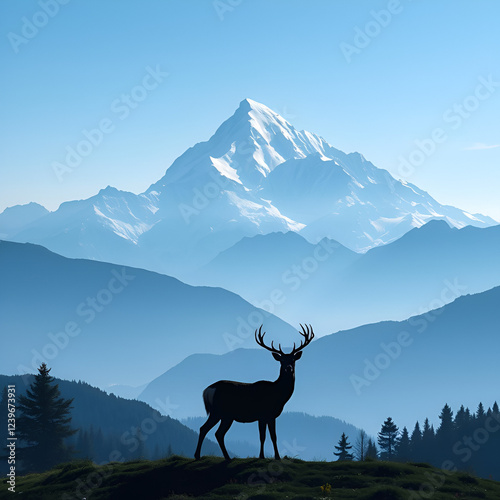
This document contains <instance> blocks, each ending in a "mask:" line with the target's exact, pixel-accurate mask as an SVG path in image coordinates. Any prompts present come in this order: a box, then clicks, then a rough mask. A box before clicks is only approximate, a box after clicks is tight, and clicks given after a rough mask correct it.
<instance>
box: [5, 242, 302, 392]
mask: <svg viewBox="0 0 500 500" xmlns="http://www.w3.org/2000/svg"><path fill="white" fill-rule="evenodd" d="M261 322H265V323H266V324H268V325H269V327H270V328H272V330H273V332H275V331H278V332H281V334H282V335H283V336H284V338H287V337H290V336H292V335H293V330H292V328H291V327H290V326H289V325H287V324H286V323H284V322H283V321H282V320H280V319H278V318H276V317H275V316H273V315H270V314H268V313H266V312H264V311H261V310H258V309H256V308H255V307H253V306H252V305H250V304H249V303H248V302H245V301H244V300H243V299H241V298H240V297H239V296H237V295H235V294H233V293H230V292H227V291H226V290H223V289H220V288H209V287H192V286H189V285H186V284H184V283H182V282H180V281H178V280H177V279H175V278H171V277H168V276H164V275H160V274H157V273H153V272H149V271H144V270H141V269H135V268H129V267H123V266H119V265H115V264H108V263H103V262H95V261H88V260H83V259H68V258H64V257H61V256H59V255H57V254H54V253H52V252H50V251H49V250H47V249H45V248H43V247H40V246H37V245H31V244H19V243H11V242H5V241H2V242H0V332H1V336H2V338H3V339H8V342H9V348H8V349H2V350H1V352H0V366H1V367H2V371H4V372H7V373H13V374H14V373H19V369H21V370H23V371H22V372H24V370H29V371H31V372H32V373H33V372H34V371H35V368H37V367H38V366H39V364H40V363H41V362H42V361H46V362H47V363H48V364H49V366H52V367H54V372H56V373H58V374H60V375H61V376H64V377H66V378H73V379H85V380H86V381H88V382H89V383H92V384H94V385H98V386H100V387H103V388H104V387H108V386H110V385H113V384H123V385H132V386H137V385H140V384H142V383H145V382H148V381H150V380H152V379H153V378H154V377H155V376H157V375H158V374H160V373H163V372H164V371H165V370H166V369H168V368H169V367H171V366H173V365H175V364H176V363H178V362H180V361H181V360H182V359H184V358H185V357H186V356H188V355H190V354H191V353H192V352H193V351H197V350H200V351H204V352H214V353H223V352H227V351H228V350H229V349H230V348H233V347H234V346H235V345H237V346H240V345H242V346H244V345H251V343H253V342H254V341H253V337H252V335H253V330H254V328H255V326H256V325H257V324H260V323H261Z"/></svg>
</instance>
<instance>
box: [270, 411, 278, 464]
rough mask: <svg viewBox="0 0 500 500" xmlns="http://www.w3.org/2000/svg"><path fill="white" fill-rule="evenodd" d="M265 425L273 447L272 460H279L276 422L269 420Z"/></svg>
mask: <svg viewBox="0 0 500 500" xmlns="http://www.w3.org/2000/svg"><path fill="white" fill-rule="evenodd" d="M267 425H268V426H269V434H271V441H272V442H273V446H274V458H275V459H276V460H280V454H279V452H278V445H277V443H276V420H275V419H273V420H270V421H269V422H268V423H267Z"/></svg>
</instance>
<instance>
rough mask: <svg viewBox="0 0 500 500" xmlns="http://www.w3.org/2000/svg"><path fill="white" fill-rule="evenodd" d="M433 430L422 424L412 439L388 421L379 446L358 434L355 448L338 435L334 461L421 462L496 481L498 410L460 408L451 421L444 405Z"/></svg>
mask: <svg viewBox="0 0 500 500" xmlns="http://www.w3.org/2000/svg"><path fill="white" fill-rule="evenodd" d="M439 420H440V422H439V426H438V427H437V429H435V428H434V425H433V424H431V423H430V422H429V419H428V418H426V419H425V420H424V423H423V425H422V426H421V425H420V423H419V422H418V421H417V422H416V423H415V426H414V427H413V430H412V431H411V433H410V432H409V431H408V428H407V427H403V429H402V430H400V429H399V427H398V426H397V425H396V423H395V422H394V421H393V420H392V418H391V417H388V418H387V419H386V420H385V421H384V423H383V424H382V426H381V429H380V432H379V433H378V435H377V445H378V447H377V446H376V445H375V442H374V440H373V439H371V438H368V437H367V435H366V433H365V432H364V431H360V434H359V436H358V437H357V439H356V442H355V445H354V446H353V445H351V444H350V443H349V439H348V436H346V435H345V434H342V436H341V438H340V440H339V442H338V445H337V446H335V450H336V451H334V452H333V454H334V455H335V456H336V457H337V460H366V459H368V458H371V459H381V460H389V461H398V462H425V463H429V464H431V465H434V466H436V467H441V468H446V469H449V470H455V469H456V470H462V471H467V472H473V473H476V474H478V475H480V476H482V477H491V478H495V479H500V467H499V466H498V460H497V457H498V453H499V451H500V409H499V407H498V404H497V403H496V402H495V403H494V404H493V406H492V407H490V408H488V409H485V407H484V405H483V403H479V405H478V407H477V409H476V411H474V412H471V411H470V410H469V408H466V407H465V406H464V405H462V406H461V407H460V409H459V410H458V411H457V413H456V414H455V415H454V413H453V410H452V409H451V407H450V406H449V405H448V404H445V405H444V407H443V409H442V410H441V413H440V414H439Z"/></svg>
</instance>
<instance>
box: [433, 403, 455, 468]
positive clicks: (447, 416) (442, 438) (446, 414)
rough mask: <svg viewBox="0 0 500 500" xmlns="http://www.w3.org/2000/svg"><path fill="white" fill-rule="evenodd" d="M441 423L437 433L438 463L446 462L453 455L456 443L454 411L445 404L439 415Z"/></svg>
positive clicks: (436, 457)
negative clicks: (453, 447)
mask: <svg viewBox="0 0 500 500" xmlns="http://www.w3.org/2000/svg"><path fill="white" fill-rule="evenodd" d="M439 419H440V420H441V423H440V425H439V428H438V430H437V431H436V440H435V444H436V456H435V457H434V458H435V460H437V463H439V462H441V461H442V460H445V459H446V457H447V456H450V454H451V453H452V449H451V448H452V446H453V444H454V442H455V424H454V422H453V411H452V410H451V408H450V407H449V406H448V404H445V405H444V407H443V409H442V410H441V414H440V415H439Z"/></svg>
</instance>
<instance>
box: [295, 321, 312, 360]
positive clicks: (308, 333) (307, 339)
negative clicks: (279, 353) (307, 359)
mask: <svg viewBox="0 0 500 500" xmlns="http://www.w3.org/2000/svg"><path fill="white" fill-rule="evenodd" d="M300 328H301V329H302V331H301V332H299V333H300V334H301V335H302V337H304V342H302V341H300V345H299V347H297V348H296V347H295V342H294V343H293V350H292V352H291V353H290V354H296V353H298V352H299V351H302V349H304V347H306V346H308V345H309V344H310V343H311V340H312V339H313V338H314V332H313V329H312V326H311V325H306V326H305V328H304V327H303V326H302V324H300Z"/></svg>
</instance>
